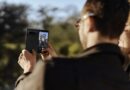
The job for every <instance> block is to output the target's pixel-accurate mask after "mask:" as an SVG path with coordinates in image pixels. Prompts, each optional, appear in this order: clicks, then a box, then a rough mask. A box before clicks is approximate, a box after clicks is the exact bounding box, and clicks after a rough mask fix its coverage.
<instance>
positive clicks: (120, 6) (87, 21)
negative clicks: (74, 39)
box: [79, 0, 129, 42]
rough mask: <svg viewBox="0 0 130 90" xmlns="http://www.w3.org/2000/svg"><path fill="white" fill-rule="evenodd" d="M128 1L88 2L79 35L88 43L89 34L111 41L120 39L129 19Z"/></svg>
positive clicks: (102, 0) (100, 0) (82, 15)
mask: <svg viewBox="0 0 130 90" xmlns="http://www.w3.org/2000/svg"><path fill="white" fill-rule="evenodd" d="M128 12H129V3H128V0H87V1H86V3H85V5H84V7H83V10H82V14H81V17H82V18H81V21H80V23H79V35H80V40H81V42H87V37H88V36H90V35H88V33H90V32H91V33H95V32H97V33H98V34H100V36H102V37H107V38H109V39H115V38H119V36H120V35H121V33H122V32H123V30H124V26H125V23H126V21H127V18H128Z"/></svg>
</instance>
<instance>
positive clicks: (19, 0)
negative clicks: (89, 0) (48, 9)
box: [0, 0, 86, 10]
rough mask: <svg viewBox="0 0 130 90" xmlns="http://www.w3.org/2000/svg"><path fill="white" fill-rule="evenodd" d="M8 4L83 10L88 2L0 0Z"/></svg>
mask: <svg viewBox="0 0 130 90" xmlns="http://www.w3.org/2000/svg"><path fill="white" fill-rule="evenodd" d="M0 1H5V2H8V3H16V4H21V3H22V4H28V5H30V6H32V7H33V8H38V7H39V6H45V5H52V6H57V7H61V8H62V7H65V6H67V5H75V6H77V7H78V9H79V10H81V8H82V6H83V5H84V2H85V1H86V0H0Z"/></svg>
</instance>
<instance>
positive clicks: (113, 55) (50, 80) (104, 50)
mask: <svg viewBox="0 0 130 90" xmlns="http://www.w3.org/2000/svg"><path fill="white" fill-rule="evenodd" d="M123 62H124V57H123V55H122V53H121V51H120V49H119V47H118V46H117V45H114V44H99V45H95V46H93V47H91V48H88V49H87V50H85V52H84V53H82V54H80V55H78V56H76V57H72V58H60V57H58V58H53V60H52V61H50V62H48V63H46V65H45V68H44V69H45V70H44V77H43V81H44V82H43V88H44V90H130V81H129V79H128V75H127V74H126V72H124V70H123V68H122V65H123ZM32 79H33V78H32ZM22 82H24V80H23V81H22ZM25 83H26V82H25ZM25 83H24V84H25ZM19 85H20V84H19ZM19 85H18V86H19ZM35 85H36V86H37V83H36V84H35ZM17 90H20V89H17ZM28 90H32V89H31V88H30V89H29V88H28ZM33 90H34V89H33Z"/></svg>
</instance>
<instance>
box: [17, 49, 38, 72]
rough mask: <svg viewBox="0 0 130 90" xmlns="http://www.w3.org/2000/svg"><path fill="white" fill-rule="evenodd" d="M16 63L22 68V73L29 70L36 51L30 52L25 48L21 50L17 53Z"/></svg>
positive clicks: (31, 68) (31, 67) (34, 62)
mask: <svg viewBox="0 0 130 90" xmlns="http://www.w3.org/2000/svg"><path fill="white" fill-rule="evenodd" d="M18 64H19V65H20V66H21V67H22V69H23V70H24V73H27V72H31V71H32V70H33V68H34V66H35V64H36V53H35V51H34V50H33V52H32V53H30V52H28V51H27V50H22V53H21V54H20V55H19V60H18Z"/></svg>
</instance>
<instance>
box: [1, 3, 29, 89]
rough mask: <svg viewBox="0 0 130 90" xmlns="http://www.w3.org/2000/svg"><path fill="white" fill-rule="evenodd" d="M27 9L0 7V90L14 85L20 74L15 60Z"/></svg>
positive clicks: (21, 40)
mask: <svg viewBox="0 0 130 90" xmlns="http://www.w3.org/2000/svg"><path fill="white" fill-rule="evenodd" d="M27 8H28V7H27V6H25V5H14V4H7V3H5V2H4V3H1V5H0V36H1V39H0V43H2V44H0V59H1V60H0V89H1V88H2V87H9V86H10V85H14V82H15V80H16V77H18V73H17V72H20V71H19V70H20V69H18V66H17V58H18V55H19V52H20V51H21V43H22V42H23V41H24V34H25V32H24V29H25V28H26V27H27V26H28V20H27Z"/></svg>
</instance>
